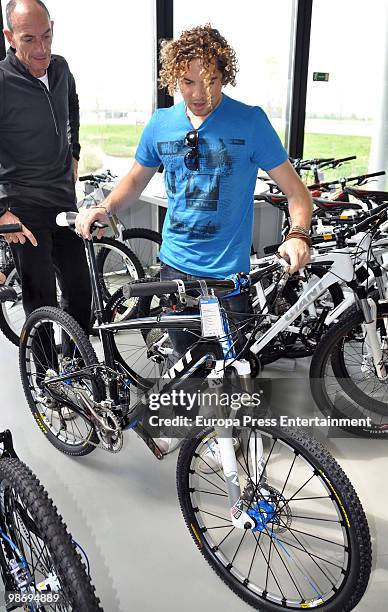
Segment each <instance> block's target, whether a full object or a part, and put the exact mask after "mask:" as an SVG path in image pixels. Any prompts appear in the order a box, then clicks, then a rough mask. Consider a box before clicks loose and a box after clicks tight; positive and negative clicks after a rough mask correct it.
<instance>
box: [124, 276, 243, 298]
mask: <svg viewBox="0 0 388 612" xmlns="http://www.w3.org/2000/svg"><path fill="white" fill-rule="evenodd" d="M204 281H205V282H206V286H207V287H208V288H209V289H230V290H232V289H234V288H235V283H234V281H233V280H232V279H231V278H226V279H222V280H220V279H216V278H209V279H204ZM182 282H183V283H184V287H185V291H191V290H192V289H201V285H200V282H199V281H198V280H191V281H182ZM170 293H179V281H178V280H171V281H147V279H140V280H138V281H134V282H133V283H129V284H128V285H125V286H124V287H123V295H124V297H126V298H130V297H145V296H150V295H157V296H161V295H166V294H170Z"/></svg>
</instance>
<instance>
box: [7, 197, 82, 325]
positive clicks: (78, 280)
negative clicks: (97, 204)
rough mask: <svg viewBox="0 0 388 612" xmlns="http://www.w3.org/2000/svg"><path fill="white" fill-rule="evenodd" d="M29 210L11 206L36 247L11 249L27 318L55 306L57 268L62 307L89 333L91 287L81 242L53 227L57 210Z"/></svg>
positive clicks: (13, 247)
mask: <svg viewBox="0 0 388 612" xmlns="http://www.w3.org/2000/svg"><path fill="white" fill-rule="evenodd" d="M31 209H32V207H31ZM31 209H30V210H28V209H24V208H16V207H15V208H14V207H12V212H13V213H14V214H16V215H17V216H18V217H19V219H20V220H21V222H22V223H23V225H25V226H26V227H27V228H28V229H29V230H30V231H31V232H32V233H33V234H34V236H35V238H36V240H37V242H38V245H37V246H36V247H34V246H32V244H31V243H30V242H29V240H26V242H25V244H14V245H12V247H11V249H12V254H13V257H14V260H15V265H16V269H17V271H18V274H19V277H20V280H21V284H22V295H23V308H24V311H25V313H26V316H28V315H29V314H30V313H31V312H32V311H33V310H35V309H36V308H39V307H41V306H57V305H58V304H57V291H56V275H55V268H56V269H57V270H58V273H59V274H58V281H59V284H60V288H61V292H62V302H61V306H62V307H63V308H64V310H66V311H67V312H68V313H69V314H71V315H72V316H73V317H74V318H75V319H76V321H78V323H79V324H80V325H81V327H82V328H83V329H84V330H85V332H86V333H87V334H89V325H90V310H91V286H90V277H89V270H88V266H87V262H86V255H85V249H84V246H83V242H82V240H81V239H80V238H79V237H78V236H77V235H76V234H75V233H74V232H73V231H71V230H69V229H67V228H63V227H58V226H57V225H56V223H55V217H56V215H57V213H58V212H60V211H57V210H55V211H54V210H48V209H44V208H43V207H42V208H39V210H38V207H35V210H31ZM54 266H55V268H54Z"/></svg>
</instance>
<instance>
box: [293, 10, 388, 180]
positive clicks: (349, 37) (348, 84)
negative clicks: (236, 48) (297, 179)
mask: <svg viewBox="0 0 388 612" xmlns="http://www.w3.org/2000/svg"><path fill="white" fill-rule="evenodd" d="M387 23H388V10H387V3H386V1H385V0H375V1H374V2H373V3H371V4H370V6H369V5H368V7H366V5H365V2H364V1H363V0H342V2H338V1H337V0H314V3H313V15H312V27H311V48H310V60H309V75H308V90H307V105H306V127H305V144H304V157H307V158H310V157H335V158H342V157H346V156H349V155H357V160H355V161H354V162H351V163H349V164H347V165H346V166H345V165H343V166H341V167H339V168H338V169H337V170H336V171H331V172H329V171H328V172H327V173H326V176H327V178H329V179H330V178H331V177H334V176H351V175H355V174H362V173H365V172H367V171H368V169H369V171H370V172H373V171H378V170H383V169H384V167H381V166H380V165H379V164H381V163H383V158H382V156H381V155H380V156H378V155H377V156H376V155H374V153H373V151H374V149H375V147H377V146H378V142H377V140H378V139H379V138H380V137H381V133H382V130H383V129H384V126H383V125H382V113H381V100H382V96H384V91H383V90H384V87H385V89H386V88H387V87H388V84H387V83H388V79H387V74H386V72H387V70H388V67H387V64H385V62H386V57H387V53H388V38H387ZM384 64H385V68H384ZM384 70H385V74H384ZM314 73H323V74H328V81H325V80H314ZM315 78H317V75H316V76H315ZM318 78H322V79H323V78H326V77H324V76H323V75H321V76H319V75H318ZM385 96H387V92H385ZM386 100H387V98H386ZM385 132H386V139H387V138H388V129H387V123H386V125H385ZM386 149H388V141H387V147H386ZM386 161H387V160H386ZM384 183H385V179H383V184H382V185H381V187H383V185H384ZM375 185H376V184H373V183H372V185H371V186H370V188H372V189H373V188H376V186H375Z"/></svg>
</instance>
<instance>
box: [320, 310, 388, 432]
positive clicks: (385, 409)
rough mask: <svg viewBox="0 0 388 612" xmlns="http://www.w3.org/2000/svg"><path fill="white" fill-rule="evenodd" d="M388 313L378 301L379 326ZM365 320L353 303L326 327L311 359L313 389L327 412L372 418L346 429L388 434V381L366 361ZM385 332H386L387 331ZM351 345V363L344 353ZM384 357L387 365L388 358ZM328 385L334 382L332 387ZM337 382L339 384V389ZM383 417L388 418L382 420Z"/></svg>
mask: <svg viewBox="0 0 388 612" xmlns="http://www.w3.org/2000/svg"><path fill="white" fill-rule="evenodd" d="M387 317H388V305H387V304H385V303H380V304H377V321H378V323H379V325H380V329H382V326H383V325H384V321H385V320H386V319H387ZM363 320H364V319H363V315H362V313H361V311H360V310H358V309H357V308H356V307H355V306H352V307H351V308H349V309H348V310H347V311H346V312H345V313H344V314H343V316H342V317H341V318H340V320H339V321H338V322H337V323H335V324H333V325H331V326H330V328H329V329H328V330H327V332H326V334H325V335H324V337H323V338H322V340H321V342H320V343H319V345H318V347H317V350H316V352H315V353H314V355H313V358H312V360H311V366H310V386H311V392H312V394H313V398H314V400H315V402H316V404H317V405H318V407H319V408H320V410H322V412H323V413H324V414H326V415H334V416H336V417H346V418H359V417H368V416H369V417H370V418H371V421H372V423H371V426H370V427H368V426H364V425H363V426H360V427H357V426H355V427H352V426H349V427H344V429H348V430H349V431H352V432H354V433H358V434H360V435H369V434H370V435H374V436H375V435H387V433H388V431H387V427H386V423H387V421H388V384H387V382H384V381H380V380H379V379H378V378H377V376H376V374H375V372H374V367H373V364H371V363H370V364H368V363H363V349H364V338H363V335H362V329H361V327H360V326H361V323H362V322H363ZM385 325H387V324H385ZM385 329H386V328H385ZM384 333H385V334H386V331H384ZM352 342H353V345H354V346H353V347H352V344H351V343H352ZM346 343H347V344H348V346H346ZM348 347H349V348H348ZM352 348H353V350H354V356H351V360H352V362H351V363H350V364H349V365H348V364H347V363H346V361H345V359H346V357H345V353H346V351H348V354H349V351H350V350H351V349H352ZM357 348H360V349H361V356H360V358H358V356H357V354H356V351H357ZM385 351H386V349H385ZM357 359H358V361H356V360H357ZM384 361H385V363H386V366H387V367H388V361H387V359H385V360H384ZM353 368H355V371H354V372H353ZM331 372H332V373H333V375H331ZM356 375H357V379H356V378H355V377H356ZM356 382H358V384H356ZM328 385H330V386H331V388H330V390H329V388H328ZM335 385H338V389H337V387H336V386H335ZM376 385H378V386H377V387H376ZM376 390H377V392H380V398H381V394H384V395H383V397H384V396H385V398H386V400H385V401H381V399H377V398H376V397H373V396H372V393H373V392H374V394H375V395H376ZM349 400H350V401H349ZM384 417H385V418H386V421H384V420H383V419H384Z"/></svg>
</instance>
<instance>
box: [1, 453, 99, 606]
mask: <svg viewBox="0 0 388 612" xmlns="http://www.w3.org/2000/svg"><path fill="white" fill-rule="evenodd" d="M13 494H16V499H17V503H16V504H14V505H13V506H12V504H10V502H11V501H12V500H13ZM10 506H11V507H10ZM0 509H1V515H2V517H1V522H2V523H3V525H4V526H6V531H7V533H6V535H8V536H11V539H12V540H15V539H16V544H17V546H18V548H19V550H21V551H22V553H24V557H25V559H26V561H27V563H28V559H29V558H30V559H31V561H33V560H34V557H33V552H32V548H33V545H34V544H35V543H39V545H40V546H41V544H40V542H42V544H43V545H44V547H45V549H46V550H47V553H48V555H49V557H48V559H46V557H45V556H43V550H44V549H43V547H42V549H41V550H40V553H41V554H40V557H39V561H38V562H36V563H33V562H32V563H28V567H29V572H30V574H31V572H32V573H33V577H34V585H36V584H39V583H40V582H42V577H44V575H43V576H40V577H39V576H36V575H35V574H36V572H38V571H39V569H40V571H41V572H42V569H41V568H42V567H44V564H45V562H46V563H47V562H48V561H50V567H47V568H45V569H47V570H49V569H51V570H54V571H55V574H56V578H57V579H58V582H59V584H60V586H61V587H62V593H63V595H64V598H65V601H66V604H68V605H70V606H71V608H68V607H67V606H66V608H65V609H66V610H70V609H71V610H73V611H79V612H81V610H82V612H98V611H102V607H101V606H100V600H99V599H98V597H96V594H95V587H94V586H93V584H92V583H91V579H90V576H89V575H88V574H87V573H86V571H85V570H86V568H85V566H84V564H83V563H82V561H81V557H80V555H79V554H78V552H77V550H76V548H75V545H74V543H73V541H72V537H71V535H70V534H69V533H68V531H67V528H66V525H65V524H64V522H63V519H62V517H61V516H60V514H59V513H58V511H57V508H56V507H55V506H54V504H53V502H52V500H51V499H50V497H49V496H48V494H47V492H46V491H45V489H44V488H43V486H42V485H41V484H40V482H39V480H38V478H37V477H36V476H35V475H34V474H33V473H32V472H31V470H30V469H29V468H28V467H27V466H26V465H25V464H24V463H22V462H21V461H19V460H18V459H14V458H6V457H2V458H1V459H0ZM15 515H17V525H15V524H13V523H14V521H13V520H12V519H13V517H14V516H15ZM21 525H22V526H23V529H24V530H25V531H26V532H27V533H29V534H30V533H33V536H34V537H30V538H26V537H18V535H17V531H18V530H19V529H20V527H21ZM37 540H39V542H37ZM27 547H28V548H29V549H30V550H29V553H30V554H31V557H29V554H28V553H27V550H26V549H27ZM2 552H3V553H4V550H3V551H2ZM0 554H1V553H0ZM51 562H53V566H51ZM39 578H40V579H39ZM14 589H15V590H16V585H15V586H14ZM29 609H30V608H29ZM34 609H35V608H34ZM39 609H42V608H41V607H39ZM63 609H64V608H62V607H61V610H63Z"/></svg>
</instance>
